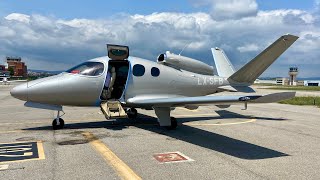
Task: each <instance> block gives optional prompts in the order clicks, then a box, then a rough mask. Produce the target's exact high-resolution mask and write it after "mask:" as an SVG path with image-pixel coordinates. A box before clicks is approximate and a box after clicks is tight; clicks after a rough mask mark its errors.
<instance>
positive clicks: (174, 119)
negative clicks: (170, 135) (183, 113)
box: [166, 117, 178, 130]
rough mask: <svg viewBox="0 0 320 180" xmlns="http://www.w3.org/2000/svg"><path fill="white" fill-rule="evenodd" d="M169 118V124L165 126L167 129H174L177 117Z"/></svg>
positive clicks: (176, 124)
mask: <svg viewBox="0 0 320 180" xmlns="http://www.w3.org/2000/svg"><path fill="white" fill-rule="evenodd" d="M170 120H171V126H166V129H168V130H174V129H176V128H177V126H178V122H177V119H176V118H174V117H171V118H170Z"/></svg>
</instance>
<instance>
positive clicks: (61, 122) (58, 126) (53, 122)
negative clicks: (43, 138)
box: [52, 118, 64, 130]
mask: <svg viewBox="0 0 320 180" xmlns="http://www.w3.org/2000/svg"><path fill="white" fill-rule="evenodd" d="M59 122H60V124H59V125H57V121H56V120H55V119H54V120H53V121H52V129H53V130H58V129H63V127H64V120H63V119H62V118H59Z"/></svg>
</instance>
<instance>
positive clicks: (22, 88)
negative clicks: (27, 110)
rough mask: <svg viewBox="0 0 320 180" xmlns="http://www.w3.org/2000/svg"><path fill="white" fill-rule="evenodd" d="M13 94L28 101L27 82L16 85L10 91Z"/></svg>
mask: <svg viewBox="0 0 320 180" xmlns="http://www.w3.org/2000/svg"><path fill="white" fill-rule="evenodd" d="M10 94H11V96H13V97H15V98H17V99H20V100H23V101H28V87H27V83H24V84H21V85H19V86H16V87H14V88H13V89H11V91H10Z"/></svg>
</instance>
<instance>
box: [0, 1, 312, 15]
mask: <svg viewBox="0 0 320 180" xmlns="http://www.w3.org/2000/svg"><path fill="white" fill-rule="evenodd" d="M190 2H192V1H190V0H189V1H188V0H174V1H173V0H161V1H159V0H158V1H150V0H136V1H133V0H117V1H104V0H83V1H78V0H67V1H66V0H45V1H43V0H27V1H25V0H2V1H0V7H2V8H1V14H2V15H3V14H10V13H15V12H19V13H24V14H42V15H51V16H55V17H58V18H67V19H71V18H106V17H108V16H112V15H114V14H117V13H127V14H144V15H146V14H151V13H153V12H184V13H190V12H197V11H207V9H208V8H207V7H197V6H194V5H193V4H192V3H190ZM257 3H258V5H259V9H261V10H272V9H303V10H311V9H312V8H313V7H314V1H312V0H306V1H301V0H280V1H279V0H258V1H257Z"/></svg>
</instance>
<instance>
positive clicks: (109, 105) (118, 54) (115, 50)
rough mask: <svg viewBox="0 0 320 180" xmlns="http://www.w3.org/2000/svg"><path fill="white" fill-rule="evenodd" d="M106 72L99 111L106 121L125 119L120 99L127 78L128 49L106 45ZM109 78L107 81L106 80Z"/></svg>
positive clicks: (126, 47)
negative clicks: (107, 59) (107, 60)
mask: <svg viewBox="0 0 320 180" xmlns="http://www.w3.org/2000/svg"><path fill="white" fill-rule="evenodd" d="M107 49H108V57H109V58H110V60H109V62H108V71H107V74H106V76H107V77H106V81H105V86H104V90H103V91H102V94H101V97H103V98H101V100H102V103H101V104H100V107H101V111H102V112H103V114H104V115H105V117H106V118H107V119H111V118H126V117H127V114H126V112H125V110H124V109H123V107H122V104H121V102H120V99H122V96H123V94H124V93H125V87H126V84H127V81H128V76H129V61H128V57H129V47H128V46H119V45H113V44H107ZM108 78H109V79H108Z"/></svg>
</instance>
